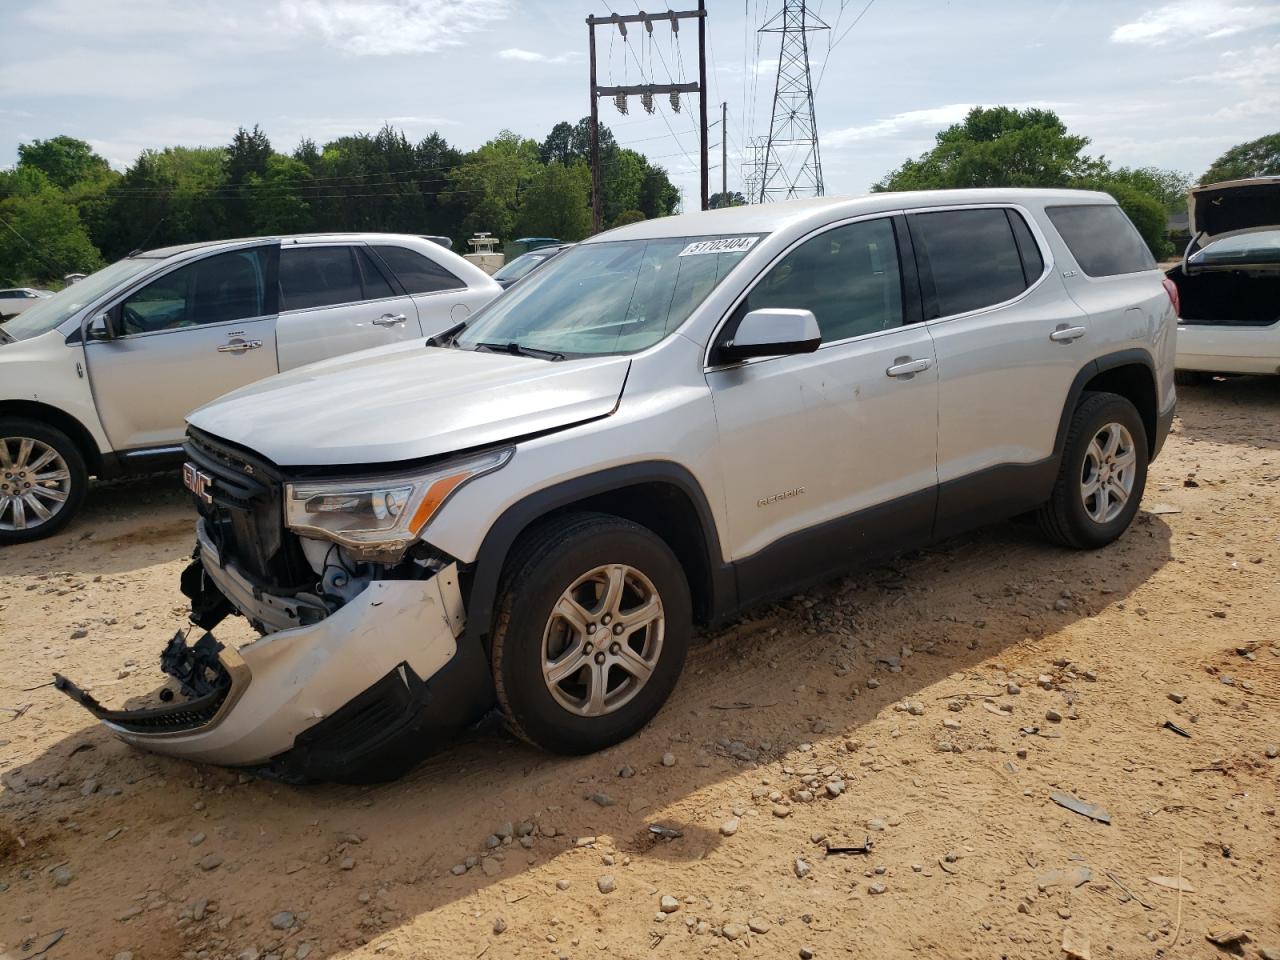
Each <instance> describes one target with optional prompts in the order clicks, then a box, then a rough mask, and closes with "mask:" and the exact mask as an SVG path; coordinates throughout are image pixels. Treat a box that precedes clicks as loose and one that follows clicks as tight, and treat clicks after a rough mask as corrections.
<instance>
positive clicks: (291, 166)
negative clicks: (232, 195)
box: [241, 154, 312, 235]
mask: <svg viewBox="0 0 1280 960" xmlns="http://www.w3.org/2000/svg"><path fill="white" fill-rule="evenodd" d="M310 184H311V171H310V170H308V169H307V165H306V164H304V163H303V162H302V161H301V160H295V159H293V158H292V157H282V156H279V155H278V154H277V155H274V156H272V157H270V158H268V160H267V169H266V172H265V173H264V174H263V175H262V176H258V174H256V173H251V174H249V177H248V179H246V180H245V182H244V184H242V186H241V193H242V194H243V195H244V196H245V197H246V198H247V199H248V200H249V201H250V209H249V217H250V220H251V223H252V225H253V232H254V233H255V234H268V235H270V234H277V233H304V232H306V231H308V230H311V229H312V219H311V207H310V205H309V204H308V203H307V201H306V200H305V199H304V198H303V193H304V191H305V190H306V188H307V187H308V186H309V185H310Z"/></svg>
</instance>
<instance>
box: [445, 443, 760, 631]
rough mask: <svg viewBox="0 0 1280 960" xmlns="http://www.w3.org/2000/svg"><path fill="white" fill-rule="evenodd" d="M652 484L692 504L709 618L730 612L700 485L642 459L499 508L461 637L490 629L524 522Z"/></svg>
mask: <svg viewBox="0 0 1280 960" xmlns="http://www.w3.org/2000/svg"><path fill="white" fill-rule="evenodd" d="M652 483H661V484H668V485H670V486H673V487H675V488H677V489H678V490H679V491H680V492H681V493H683V494H684V495H685V496H686V497H687V498H688V499H689V502H690V503H691V504H693V508H694V512H695V513H696V515H697V520H698V524H699V526H700V528H701V529H700V530H699V533H700V535H701V541H702V547H703V550H704V551H705V554H706V556H705V563H706V571H707V587H708V589H709V592H710V597H709V603H708V608H709V611H710V616H709V619H712V620H714V619H718V618H719V617H720V616H722V615H724V613H725V612H727V611H729V610H732V609H734V608H736V605H737V586H736V581H735V579H734V576H733V568H732V566H731V565H730V564H728V563H726V562H725V560H724V554H723V552H722V550H721V548H720V536H719V532H718V530H717V528H716V521H715V516H714V514H713V513H712V512H711V504H710V502H709V501H708V499H707V495H706V493H705V491H704V490H703V489H702V485H701V484H700V483H699V482H698V480H697V479H696V478H695V477H694V476H693V474H692V473H691V472H690V471H689V470H687V469H686V468H685V467H683V466H681V465H680V464H678V463H674V462H672V461H669V460H644V461H639V462H636V463H627V464H622V465H621V466H617V467H609V468H607V469H605V470H600V471H597V472H594V473H589V474H585V475H583V476H580V477H573V478H572V479H569V480H564V481H562V482H560V483H556V484H552V485H551V486H549V487H544V488H542V489H541V490H538V491H535V492H534V493H531V494H529V495H528V496H526V497H525V498H524V499H522V500H519V501H517V502H516V503H514V504H512V505H511V506H509V507H508V508H507V509H506V510H504V511H503V513H502V514H501V515H500V516H499V517H498V519H497V520H495V521H494V523H493V525H492V526H491V527H490V528H489V530H488V532H487V533H486V534H485V537H484V540H483V541H482V542H481V544H480V550H479V552H478V553H477V554H476V560H475V563H474V565H473V571H472V576H471V584H470V589H469V591H468V595H467V634H468V635H469V636H470V637H472V638H480V637H483V636H485V635H486V634H488V632H489V630H490V629H491V628H492V625H493V611H494V606H495V604H496V602H497V597H498V588H499V584H500V580H501V577H502V569H503V567H504V565H505V564H506V560H507V556H508V555H509V554H510V552H511V547H512V545H513V544H514V543H515V542H516V539H517V538H518V537H519V536H520V534H521V533H523V532H524V531H525V530H526V529H527V528H528V527H529V525H530V524H532V523H534V522H535V521H537V520H538V519H540V518H542V517H544V516H546V515H548V514H550V513H553V512H555V511H556V510H559V509H562V508H564V507H566V506H569V505H571V504H574V503H577V502H580V501H582V500H587V499H589V498H592V497H599V496H601V495H603V494H608V493H614V492H618V491H621V490H624V489H626V488H628V487H635V486H639V485H643V484H652Z"/></svg>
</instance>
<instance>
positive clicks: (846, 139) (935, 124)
mask: <svg viewBox="0 0 1280 960" xmlns="http://www.w3.org/2000/svg"><path fill="white" fill-rule="evenodd" d="M975 106H977V104H973V103H948V104H946V105H945V106H941V107H927V108H925V109H923V110H907V111H905V112H903V113H895V114H894V115H893V116H892V117H886V118H885V119H883V120H876V121H875V122H874V123H868V124H864V125H862V126H858V127H845V128H843V129H841V130H832V131H831V132H830V133H824V134H823V135H822V145H823V146H824V147H825V146H828V145H829V146H833V147H839V146H843V145H845V144H848V143H853V142H855V141H858V140H877V139H884V138H898V137H912V138H915V137H917V136H919V135H921V134H928V135H930V136H931V135H932V134H934V133H936V132H937V131H938V130H941V129H942V128H943V127H949V126H950V125H951V124H953V123H959V122H960V121H961V120H963V119H964V118H965V115H966V114H968V112H969V111H970V110H972V109H973V108H974V107H975Z"/></svg>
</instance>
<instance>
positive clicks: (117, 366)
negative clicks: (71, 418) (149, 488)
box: [85, 247, 277, 451]
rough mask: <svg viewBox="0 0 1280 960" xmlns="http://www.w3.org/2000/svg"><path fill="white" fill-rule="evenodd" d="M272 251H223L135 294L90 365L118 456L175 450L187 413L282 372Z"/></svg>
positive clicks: (89, 345)
mask: <svg viewBox="0 0 1280 960" xmlns="http://www.w3.org/2000/svg"><path fill="white" fill-rule="evenodd" d="M274 253H275V250H274V248H272V247H253V248H250V249H241V250H233V251H229V252H226V253H216V254H213V255H212V256H207V257H204V258H202V259H200V260H196V261H194V262H191V263H187V264H185V265H183V266H179V267H177V268H175V269H173V270H171V271H169V272H168V273H166V274H164V275H163V276H161V277H159V278H157V279H155V280H152V281H151V282H150V283H148V284H146V285H145V286H143V287H141V288H139V289H137V290H134V291H133V292H132V293H129V294H128V295H126V297H125V298H124V299H123V300H122V301H121V302H119V303H117V304H115V305H114V306H113V307H112V308H111V310H110V311H109V312H110V313H111V315H112V319H113V323H114V325H115V331H114V332H115V334H116V336H115V337H114V338H113V339H109V340H103V339H90V340H88V341H87V342H86V343H85V359H86V363H87V366H88V370H89V382H90V384H91V385H92V387H93V396H94V401H95V402H96V403H97V406H98V413H99V416H100V417H101V419H102V424H103V427H104V428H105V429H106V432H107V436H108V437H109V438H110V440H111V446H112V447H113V448H114V449H115V450H117V451H127V450H133V449H152V448H157V447H167V446H176V445H178V444H180V443H181V442H182V438H183V434H184V432H185V429H186V425H185V420H186V417H187V414H189V413H191V412H192V411H193V410H195V409H196V408H197V407H201V406H203V405H204V404H206V403H208V402H209V401H211V400H214V399H216V398H217V397H220V396H221V395H222V394H224V393H228V392H230V391H231V390H234V389H236V388H237V387H242V386H244V385H246V384H249V383H253V382H254V381H256V380H261V379H262V378H264V377H269V376H271V375H272V374H273V373H276V372H277V367H276V343H275V324H276V318H275V296H274V283H275V277H274V265H273V263H272V261H273V260H274Z"/></svg>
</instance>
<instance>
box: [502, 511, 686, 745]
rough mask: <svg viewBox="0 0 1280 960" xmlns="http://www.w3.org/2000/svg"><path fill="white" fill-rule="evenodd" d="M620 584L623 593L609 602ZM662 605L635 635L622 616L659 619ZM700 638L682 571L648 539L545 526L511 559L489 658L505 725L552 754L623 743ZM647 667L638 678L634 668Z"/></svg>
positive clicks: (583, 525)
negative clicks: (693, 637) (613, 588)
mask: <svg viewBox="0 0 1280 960" xmlns="http://www.w3.org/2000/svg"><path fill="white" fill-rule="evenodd" d="M613 584H620V585H621V588H622V589H621V590H619V591H617V593H618V594H619V599H618V600H617V601H615V602H612V603H611V602H610V595H609V594H610V585H613ZM575 585H576V586H575ZM654 597H656V600H657V604H658V610H657V614H658V616H657V619H654V620H650V621H648V623H647V625H645V626H640V627H637V628H635V629H634V632H630V631H627V625H626V623H625V620H624V619H623V618H635V619H636V621H637V622H639V620H641V619H643V617H644V616H650V615H652V614H653V613H654V610H653V607H652V605H651V603H652V600H653V598H654ZM646 601H648V602H649V603H650V605H649V606H648V608H647V612H645V613H643V615H642V613H641V612H640V611H644V610H645V607H646ZM619 610H621V612H622V613H621V617H619V616H618V611H619ZM564 611H567V616H566V615H565V613H563V612H564ZM615 618H616V619H615ZM574 624H577V626H575V625H574ZM692 629H693V616H692V605H691V601H690V597H689V584H688V581H687V580H686V578H685V574H684V570H683V569H682V568H681V566H680V562H679V560H677V559H676V556H675V554H673V553H672V552H671V548H670V547H668V546H667V544H666V543H665V542H664V541H663V540H662V539H661V538H659V537H658V536H657V535H656V534H654V533H653V532H652V531H650V530H648V529H646V528H645V527H642V526H640V525H638V524H635V523H632V522H630V521H628V520H622V519H620V518H618V517H613V516H608V515H605V514H597V513H573V514H568V515H561V516H558V517H556V518H554V519H553V520H551V521H548V522H545V523H542V524H540V525H539V526H537V527H535V528H534V529H533V530H531V531H530V532H529V534H528V535H526V536H525V537H524V538H523V539H522V542H521V544H520V545H519V546H518V548H517V550H516V551H515V553H514V554H513V556H512V558H511V561H510V562H509V564H508V566H507V569H506V571H505V576H504V580H503V584H502V587H501V589H500V592H499V595H498V609H497V615H496V618H495V628H494V632H493V638H492V646H491V650H490V658H491V664H492V668H493V677H494V686H495V689H496V692H497V696H498V703H499V705H500V706H501V708H502V710H503V712H504V714H505V715H506V719H507V724H508V726H509V727H510V728H511V730H512V732H513V733H515V734H516V736H518V737H520V738H521V739H523V740H526V741H528V742H529V743H531V744H533V745H534V746H537V747H541V748H542V749H544V750H549V751H551V752H553V753H565V754H584V753H591V752H594V751H596V750H601V749H603V748H605V747H608V746H611V745H613V744H615V743H618V742H620V741H622V740H625V739H626V738H627V737H629V736H631V735H632V734H633V733H635V732H636V731H638V730H639V729H640V728H641V727H643V726H644V725H645V724H646V723H648V722H649V720H650V719H652V718H653V716H654V715H655V714H656V713H657V712H658V710H659V709H661V707H662V705H663V704H664V703H665V702H666V700H667V697H669V696H670V695H671V691H672V690H673V689H674V688H675V685H676V680H677V679H678V678H679V676H680V671H681V669H682V668H683V666H684V659H685V654H686V652H687V651H688V647H689V636H690V634H691V632H692ZM588 631H591V632H590V633H588ZM619 631H623V632H621V633H620V632H619ZM601 637H604V638H607V645H605V644H601V643H600V640H599V638H601ZM624 647H625V650H624V649H623V648H624ZM627 651H630V654H629V655H628V653H627ZM601 661H603V665H601ZM575 664H577V665H578V666H577V669H573V668H574V665H575ZM644 666H647V667H648V668H649V673H648V674H647V677H646V678H645V679H644V680H643V681H641V680H639V679H638V676H639V672H636V673H633V672H632V671H633V670H636V671H640V670H641V669H642V667H644ZM544 667H545V669H544ZM557 667H559V668H560V669H559V670H555V668H557ZM547 670H552V671H554V672H555V673H563V674H564V675H563V676H551V677H548V675H547V673H546V671H547ZM601 678H603V684H600V685H593V683H594V684H599V682H600V679H601ZM597 691H598V695H597V696H593V693H597Z"/></svg>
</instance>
